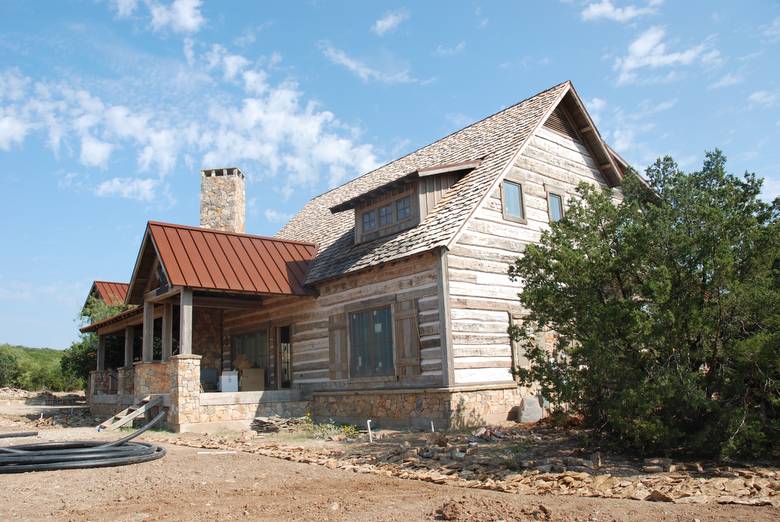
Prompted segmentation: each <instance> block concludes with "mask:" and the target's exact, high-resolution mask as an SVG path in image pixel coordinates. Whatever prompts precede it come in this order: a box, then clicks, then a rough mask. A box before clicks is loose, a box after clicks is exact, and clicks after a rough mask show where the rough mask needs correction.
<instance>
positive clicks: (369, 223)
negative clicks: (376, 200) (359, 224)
mask: <svg viewBox="0 0 780 522" xmlns="http://www.w3.org/2000/svg"><path fill="white" fill-rule="evenodd" d="M375 228H376V212H375V211H373V210H372V211H370V212H366V213H365V214H363V231H364V232H365V231H368V230H374V229H375Z"/></svg>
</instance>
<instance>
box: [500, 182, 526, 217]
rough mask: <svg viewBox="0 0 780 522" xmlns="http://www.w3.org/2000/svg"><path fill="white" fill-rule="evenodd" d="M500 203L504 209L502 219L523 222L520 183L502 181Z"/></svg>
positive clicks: (523, 210)
mask: <svg viewBox="0 0 780 522" xmlns="http://www.w3.org/2000/svg"><path fill="white" fill-rule="evenodd" d="M501 205H502V207H503V209H504V219H506V220H509V221H516V222H518V223H525V208H524V205H523V187H522V185H520V183H515V182H514V181H509V180H505V181H504V183H503V184H502V185H501Z"/></svg>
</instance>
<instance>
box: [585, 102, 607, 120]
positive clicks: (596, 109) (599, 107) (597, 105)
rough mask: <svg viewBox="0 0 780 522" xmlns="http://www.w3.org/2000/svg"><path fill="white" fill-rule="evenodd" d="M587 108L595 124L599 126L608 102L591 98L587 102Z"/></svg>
mask: <svg viewBox="0 0 780 522" xmlns="http://www.w3.org/2000/svg"><path fill="white" fill-rule="evenodd" d="M585 106H586V107H587V108H588V113H589V114H590V116H591V118H593V122H594V123H595V124H596V125H597V126H598V124H599V122H600V121H601V113H602V111H603V110H604V109H605V108H606V107H607V101H606V100H604V99H602V98H591V99H590V100H586V101H585Z"/></svg>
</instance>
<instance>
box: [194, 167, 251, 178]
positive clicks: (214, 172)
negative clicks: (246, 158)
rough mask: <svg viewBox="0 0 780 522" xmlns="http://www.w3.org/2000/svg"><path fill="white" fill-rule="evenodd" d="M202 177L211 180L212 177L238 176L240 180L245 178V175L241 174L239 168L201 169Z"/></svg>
mask: <svg viewBox="0 0 780 522" xmlns="http://www.w3.org/2000/svg"><path fill="white" fill-rule="evenodd" d="M200 174H201V176H204V177H207V178H210V177H212V176H238V177H239V178H243V177H244V173H243V172H241V169H240V168H238V167H220V168H217V169H201V171H200Z"/></svg>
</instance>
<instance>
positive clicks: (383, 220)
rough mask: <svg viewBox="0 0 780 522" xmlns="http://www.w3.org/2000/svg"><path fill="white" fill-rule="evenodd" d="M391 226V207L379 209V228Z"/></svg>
mask: <svg viewBox="0 0 780 522" xmlns="http://www.w3.org/2000/svg"><path fill="white" fill-rule="evenodd" d="M392 224H393V207H392V205H388V206H386V207H382V208H380V209H379V226H380V227H386V226H387V225H392Z"/></svg>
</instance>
